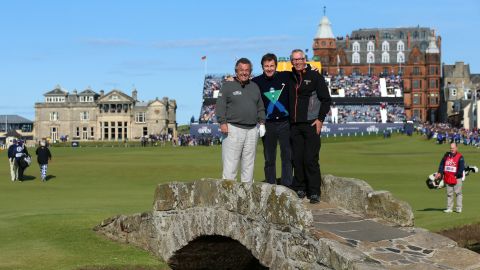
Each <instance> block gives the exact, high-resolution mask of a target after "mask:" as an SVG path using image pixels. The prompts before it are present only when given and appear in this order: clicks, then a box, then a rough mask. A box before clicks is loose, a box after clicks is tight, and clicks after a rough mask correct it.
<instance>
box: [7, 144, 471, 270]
mask: <svg viewBox="0 0 480 270" xmlns="http://www.w3.org/2000/svg"><path fill="white" fill-rule="evenodd" d="M51 150H52V154H53V156H54V159H53V162H52V163H51V164H50V165H49V174H51V175H54V176H55V177H54V178H52V179H51V180H50V181H49V182H47V183H41V182H40V181H39V180H38V179H39V171H38V165H37V164H33V165H32V166H31V167H30V168H28V169H27V171H26V175H31V176H35V177H36V179H34V180H31V181H25V182H23V183H12V182H11V181H10V179H9V172H8V164H7V159H6V153H5V151H3V152H2V153H1V154H2V155H3V156H4V157H5V158H4V159H3V160H4V161H3V162H1V163H0V175H2V177H1V179H2V180H1V181H0V269H79V268H83V267H87V266H95V267H98V269H101V268H102V267H116V266H121V267H130V266H132V265H134V266H139V267H146V268H147V267H155V268H157V267H159V268H163V267H165V264H164V263H163V262H160V261H158V260H157V259H156V258H155V257H153V256H151V255H150V254H148V253H147V252H144V251H142V250H139V249H136V248H133V247H130V246H127V245H123V244H118V243H114V242H111V241H108V240H106V239H104V238H102V237H100V236H97V235H96V234H95V233H94V232H93V231H92V228H93V227H94V226H95V225H97V224H99V223H100V222H101V221H102V220H103V219H105V218H107V217H110V216H113V215H116V214H131V213H137V212H142V211H146V210H150V209H151V207H152V200H153V192H154V189H155V186H156V185H157V184H158V183H164V182H169V181H192V180H195V179H199V178H203V177H212V178H219V177H220V175H221V154H220V150H221V149H220V147H219V146H213V147H201V146H199V147H181V148H180V147H176V148H174V147H157V148H149V147H147V148H140V147H135V148H112V147H105V148H103V147H99V148H95V147H84V148H69V147H65V148H62V147H58V148H52V149H51ZM257 150H258V153H257V157H258V158H257V161H256V167H255V179H257V180H262V179H263V155H262V154H261V153H262V147H261V144H260V145H259V147H258V149H257ZM447 150H448V146H447V145H442V146H439V145H435V144H434V143H433V142H431V141H428V142H427V141H425V140H424V139H423V138H421V137H404V136H394V137H393V138H391V139H388V140H383V139H381V138H378V137H364V138H360V139H352V138H337V139H335V138H328V139H324V140H323V144H322V151H321V155H320V156H321V168H322V173H323V174H334V175H338V176H346V177H354V178H359V179H363V180H366V181H367V182H368V183H369V184H370V185H372V187H373V188H374V189H376V190H389V191H391V192H392V193H393V194H394V195H395V196H396V197H398V198H400V199H403V200H406V201H407V202H409V203H410V205H411V206H412V208H413V210H414V214H415V218H416V226H419V227H424V228H427V229H430V230H434V231H437V230H440V229H445V228H451V227H454V226H458V225H463V224H470V223H478V222H480V216H479V214H478V207H477V206H478V205H480V179H479V178H480V175H471V176H470V177H469V178H468V179H467V180H466V182H465V185H464V212H463V213H462V214H450V215H446V214H444V213H443V212H442V211H441V210H442V209H443V208H444V207H445V201H446V195H445V190H439V191H432V190H428V189H427V187H426V185H425V179H426V177H427V175H429V174H430V173H432V172H434V171H435V170H436V168H437V166H438V162H439V159H440V158H441V156H442V154H443V153H444V152H445V151H447ZM30 151H32V150H30ZM459 151H460V152H462V153H463V154H464V156H465V158H466V161H467V162H468V163H469V164H475V165H480V155H479V152H480V150H479V149H475V148H471V147H464V146H463V145H461V146H459ZM278 167H279V166H278Z"/></svg>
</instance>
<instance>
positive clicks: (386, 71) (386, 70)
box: [383, 67, 388, 75]
mask: <svg viewBox="0 0 480 270" xmlns="http://www.w3.org/2000/svg"><path fill="white" fill-rule="evenodd" d="M383 74H384V75H388V67H384V68H383Z"/></svg>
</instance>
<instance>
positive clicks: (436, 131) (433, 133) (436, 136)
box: [417, 123, 480, 147]
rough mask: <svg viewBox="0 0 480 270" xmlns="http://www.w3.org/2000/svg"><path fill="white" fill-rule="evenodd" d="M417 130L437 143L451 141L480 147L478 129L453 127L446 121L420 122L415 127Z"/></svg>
mask: <svg viewBox="0 0 480 270" xmlns="http://www.w3.org/2000/svg"><path fill="white" fill-rule="evenodd" d="M417 132H418V133H420V134H422V135H423V136H425V137H426V138H427V139H428V140H434V141H435V143H437V144H444V143H452V142H455V143H457V144H463V145H470V146H475V147H480V138H479V136H478V129H477V128H474V129H472V130H469V129H465V128H454V127H452V126H451V125H450V124H447V123H436V124H428V123H426V124H422V125H419V126H418V127H417Z"/></svg>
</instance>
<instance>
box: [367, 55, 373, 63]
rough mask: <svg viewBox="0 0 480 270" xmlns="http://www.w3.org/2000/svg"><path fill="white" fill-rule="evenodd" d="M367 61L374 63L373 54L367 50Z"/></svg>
mask: <svg viewBox="0 0 480 270" xmlns="http://www.w3.org/2000/svg"><path fill="white" fill-rule="evenodd" d="M367 63H368V64H373V63H375V55H374V54H373V53H372V52H369V53H368V54H367Z"/></svg>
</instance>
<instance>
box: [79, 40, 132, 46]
mask: <svg viewBox="0 0 480 270" xmlns="http://www.w3.org/2000/svg"><path fill="white" fill-rule="evenodd" d="M83 42H84V43H86V44H88V45H91V46H99V47H127V46H135V45H137V43H136V42H134V41H131V40H128V39H114V38H110V39H109V38H91V39H85V40H84V41H83Z"/></svg>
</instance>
